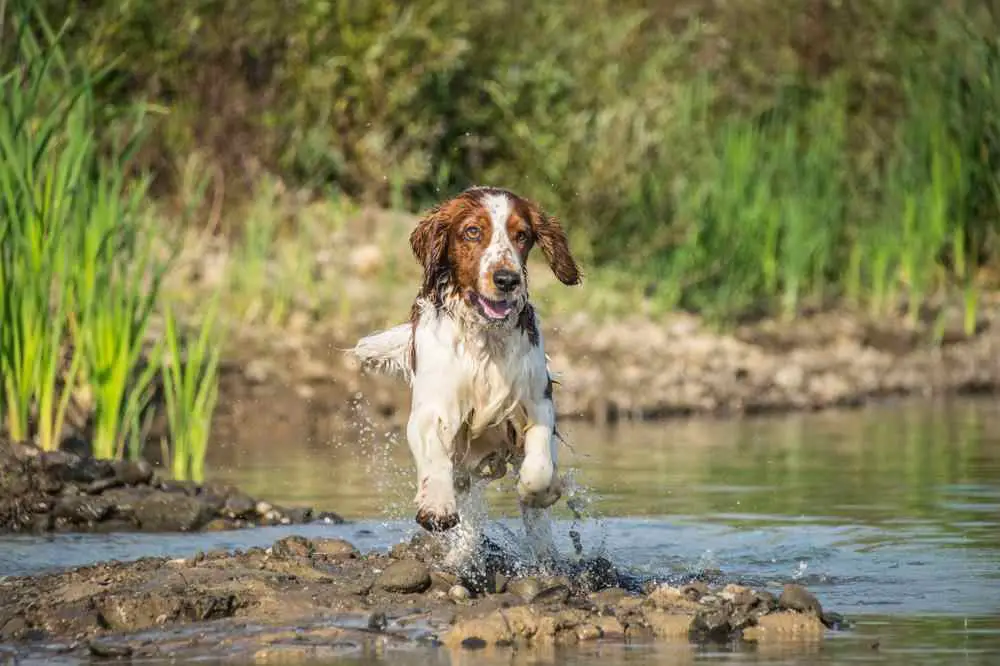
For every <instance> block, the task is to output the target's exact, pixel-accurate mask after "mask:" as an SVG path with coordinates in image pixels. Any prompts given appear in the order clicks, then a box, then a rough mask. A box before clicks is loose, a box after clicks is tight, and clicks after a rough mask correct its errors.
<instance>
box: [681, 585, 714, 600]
mask: <svg viewBox="0 0 1000 666" xmlns="http://www.w3.org/2000/svg"><path fill="white" fill-rule="evenodd" d="M681 594H683V595H684V596H685V597H687V598H688V599H690V600H691V601H698V600H699V599H701V598H702V597H703V596H705V595H706V594H708V585H706V584H705V583H703V582H702V581H700V580H696V581H693V582H691V583H688V584H687V585H685V586H684V587H682V588H681Z"/></svg>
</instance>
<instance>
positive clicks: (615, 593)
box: [0, 534, 846, 661]
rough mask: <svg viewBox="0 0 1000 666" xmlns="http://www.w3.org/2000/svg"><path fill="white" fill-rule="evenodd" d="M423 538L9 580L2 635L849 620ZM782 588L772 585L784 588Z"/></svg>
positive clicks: (342, 637)
mask: <svg viewBox="0 0 1000 666" xmlns="http://www.w3.org/2000/svg"><path fill="white" fill-rule="evenodd" d="M440 548H441V546H440V544H439V543H438V542H437V541H435V540H433V539H431V538H430V537H427V536H426V535H423V534H420V535H418V536H416V537H414V539H413V540H412V541H411V542H409V543H403V544H399V545H397V546H396V547H394V548H393V549H392V550H391V551H390V552H389V553H375V552H373V553H368V554H364V555H362V554H360V553H359V552H358V551H357V550H356V549H355V548H354V547H353V546H351V545H350V544H349V543H347V542H345V541H341V540H333V539H315V540H307V539H305V538H302V537H296V536H291V537H286V538H284V539H282V540H279V541H277V542H275V543H274V544H273V545H272V546H271V547H270V548H267V549H262V548H251V549H249V550H247V551H245V552H240V551H236V552H234V553H225V552H213V553H197V554H195V555H194V556H192V557H190V558H187V559H181V560H168V559H165V558H147V559H143V560H139V561H136V562H129V563H120V562H108V563H102V564H97V565H94V566H89V567H83V568H79V569H75V570H71V571H68V572H63V573H58V574H49V575H42V576H31V577H19V578H7V579H5V580H2V581H0V609H2V610H0V642H2V643H5V644H6V645H7V648H5V649H6V650H8V651H13V652H14V653H15V654H20V655H22V656H25V655H32V654H34V655H36V656H37V655H38V654H44V653H45V652H46V651H48V652H49V653H52V652H53V651H56V652H59V653H60V654H62V655H63V656H64V658H65V657H66V656H69V657H72V656H77V657H79V658H81V659H89V658H90V656H96V657H104V658H110V657H134V658H143V657H163V656H167V655H170V656H172V657H174V658H185V657H189V656H219V657H233V656H245V657H253V658H254V659H255V660H257V661H272V660H282V659H286V658H307V657H324V656H333V655H335V654H337V653H338V652H339V651H343V650H344V649H346V648H347V647H350V646H354V647H357V646H362V645H371V644H373V643H380V644H383V645H386V644H388V645H396V646H406V645H410V646H412V645H416V644H423V645H427V646H443V647H444V648H445V649H456V650H476V649H493V648H497V647H503V646H531V645H552V644H575V643H579V642H586V641H598V640H600V641H613V642H614V641H616V642H625V641H628V642H637V641H653V640H672V641H688V642H695V643H702V642H713V641H726V642H728V641H733V640H742V641H753V642H760V643H766V642H770V641H788V640H801V641H813V642H815V641H820V640H822V639H823V637H824V636H825V635H826V633H827V631H828V630H830V629H841V628H845V626H846V625H845V623H844V620H843V618H841V617H839V616H838V615H837V614H835V613H830V612H826V611H824V610H823V608H822V607H821V605H820V603H819V601H818V600H817V599H816V598H815V597H814V596H812V595H811V594H810V593H809V592H808V591H807V590H805V589H803V588H800V587H798V586H795V585H786V586H785V588H784V590H781V591H769V590H766V589H762V588H755V587H750V586H744V585H737V584H733V583H728V584H727V583H724V582H723V581H719V580H718V579H716V578H714V577H713V576H712V575H711V574H710V573H706V574H705V575H695V576H691V577H690V578H689V579H688V580H684V581H680V580H673V581H669V583H668V582H664V581H656V580H642V579H639V578H637V577H635V576H631V575H629V574H628V573H627V572H623V571H619V570H617V569H616V568H615V567H614V566H613V565H612V564H611V563H610V562H608V561H607V560H604V559H601V558H596V559H592V560H579V561H567V562H563V563H560V564H558V565H551V566H549V567H547V569H546V570H545V571H542V570H540V569H537V568H534V569H533V568H528V567H525V566H524V565H523V564H519V563H518V562H516V561H515V560H514V559H513V558H510V557H508V556H506V555H505V554H504V552H503V551H502V549H500V548H499V547H498V546H496V545H495V544H490V543H484V545H483V553H484V555H483V557H482V558H481V561H479V562H478V564H476V565H475V566H472V567H468V568H467V570H465V571H463V572H460V573H456V572H453V571H447V570H444V569H442V568H441V567H439V566H438V565H437V564H436V563H437V562H440V561H441V559H440V555H441V551H440ZM775 592H777V594H776V593H775Z"/></svg>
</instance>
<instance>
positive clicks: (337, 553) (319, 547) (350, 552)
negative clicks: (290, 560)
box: [312, 538, 358, 559]
mask: <svg viewBox="0 0 1000 666" xmlns="http://www.w3.org/2000/svg"><path fill="white" fill-rule="evenodd" d="M312 545H313V551H312V552H313V556H322V557H326V558H329V559H353V558H356V557H357V556H358V549H357V548H355V547H354V544H352V543H351V542H350V541H346V540H345V539H331V538H320V539H313V542H312Z"/></svg>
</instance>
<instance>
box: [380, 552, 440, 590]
mask: <svg viewBox="0 0 1000 666" xmlns="http://www.w3.org/2000/svg"><path fill="white" fill-rule="evenodd" d="M375 584H376V586H377V587H379V588H380V589H382V590H385V591H386V592H399V593H403V594H413V593H418V592H424V591H426V590H427V589H428V588H429V587H430V586H431V572H430V570H429V569H428V568H427V566H426V565H424V563H423V562H418V561H417V560H400V561H398V562H393V563H392V564H390V565H389V566H388V567H386V569H385V571H383V572H382V573H381V574H379V577H378V579H377V580H376V582H375Z"/></svg>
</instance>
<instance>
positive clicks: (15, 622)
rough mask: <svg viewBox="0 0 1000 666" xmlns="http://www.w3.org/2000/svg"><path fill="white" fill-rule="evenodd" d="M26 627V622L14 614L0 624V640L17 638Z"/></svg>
mask: <svg viewBox="0 0 1000 666" xmlns="http://www.w3.org/2000/svg"><path fill="white" fill-rule="evenodd" d="M27 629H28V623H27V622H25V621H24V618H23V617H21V616H20V615H15V616H14V617H12V618H10V619H9V620H7V621H6V622H4V623H3V626H0V640H4V641H9V640H12V639H15V638H17V637H18V636H20V635H21V634H23V633H24V632H25V631H27Z"/></svg>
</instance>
